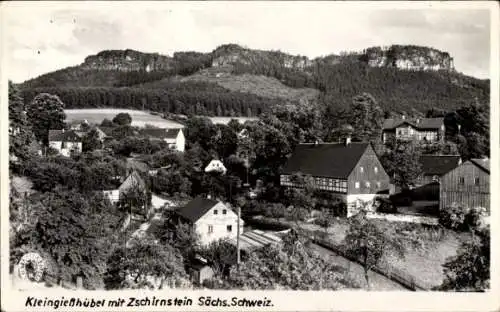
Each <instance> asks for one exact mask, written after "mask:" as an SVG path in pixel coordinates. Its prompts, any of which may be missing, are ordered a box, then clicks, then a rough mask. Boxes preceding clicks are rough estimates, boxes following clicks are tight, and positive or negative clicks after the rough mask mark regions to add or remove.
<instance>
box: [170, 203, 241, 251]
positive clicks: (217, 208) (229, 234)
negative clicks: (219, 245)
mask: <svg viewBox="0 0 500 312" xmlns="http://www.w3.org/2000/svg"><path fill="white" fill-rule="evenodd" d="M175 214H176V216H177V217H178V221H180V222H183V223H187V224H190V225H191V226H193V227H194V230H195V231H196V233H198V235H199V237H200V243H201V244H202V245H208V244H210V243H211V242H214V241H218V240H220V239H232V238H236V235H237V232H238V215H237V214H236V213H235V212H234V211H233V210H231V209H230V208H229V207H228V206H227V205H225V204H224V203H222V202H220V201H218V200H214V199H211V198H205V197H197V198H195V199H193V200H191V201H190V202H188V203H187V204H186V205H185V206H182V207H179V208H178V209H176V210H175ZM239 224H240V233H243V220H241V219H239Z"/></svg>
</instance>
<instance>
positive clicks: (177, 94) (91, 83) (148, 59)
mask: <svg viewBox="0 0 500 312" xmlns="http://www.w3.org/2000/svg"><path fill="white" fill-rule="evenodd" d="M82 87H85V88H82ZM103 88H104V89H105V91H103V90H104V89H103ZM22 89H23V90H24V91H25V93H26V94H27V95H28V98H27V100H30V97H32V96H33V94H34V93H36V92H43V91H44V90H46V91H48V90H50V92H54V93H56V94H62V93H64V97H65V99H66V100H67V101H69V102H67V103H66V104H67V105H68V106H69V107H75V108H76V107H99V106H106V105H108V103H116V102H117V98H118V99H119V100H118V102H119V103H120V107H127V105H129V106H130V107H141V106H143V105H144V106H145V107H146V108H150V109H153V108H155V109H160V110H162V111H172V110H174V111H176V112H178V113H179V112H181V113H189V112H191V111H195V112H196V111H202V112H203V111H205V112H207V113H211V114H214V115H218V114H225V115H227V114H233V113H234V114H243V115H244V116H247V115H249V114H250V113H251V114H252V115H255V114H258V112H260V111H263V110H265V109H266V107H269V106H271V105H275V104H279V103H285V102H296V101H300V100H306V102H313V101H314V100H315V99H320V101H322V102H323V103H327V104H328V105H333V106H337V107H339V108H346V107H349V106H350V104H351V102H352V98H353V97H354V96H356V95H358V94H360V93H363V92H369V93H371V94H372V95H373V96H374V97H375V98H376V99H377V100H378V102H379V103H380V105H381V107H382V108H383V109H384V110H385V111H409V110H418V111H421V112H425V111H426V110H428V109H430V108H438V109H443V110H454V109H457V108H458V107H460V106H462V105H464V104H467V103H471V102H475V101H477V102H480V103H488V102H489V92H490V91H489V80H479V79H476V78H473V77H468V76H465V75H463V74H460V73H458V72H456V71H455V68H454V64H453V58H452V57H451V56H450V55H449V54H448V53H446V52H442V51H438V50H436V49H432V48H428V47H417V46H400V45H394V46H390V47H372V48H368V49H365V50H364V51H361V52H351V53H343V54H341V55H334V54H332V55H328V56H325V57H318V58H315V59H313V60H311V59H308V58H307V57H304V56H294V55H290V54H287V53H284V52H280V51H262V50H252V49H248V48H244V47H241V46H238V45H234V44H229V45H222V46H220V47H218V48H216V49H215V50H214V51H212V52H211V53H198V52H176V53H175V54H174V55H173V57H168V56H163V55H159V54H155V53H142V52H138V51H133V50H112V51H103V52H100V53H98V54H97V55H93V56H89V57H87V58H86V59H85V61H84V63H82V64H81V65H79V66H74V67H69V68H66V69H62V70H59V71H55V72H52V73H48V74H45V75H42V76H40V77H37V78H35V79H31V80H29V81H26V82H25V83H23V84H22ZM97 94H100V95H97ZM80 97H83V98H84V99H80ZM266 99H267V100H266ZM266 101H267V103H266ZM231 102H236V103H237V104H231ZM240 103H241V104H240ZM245 103H247V104H245Z"/></svg>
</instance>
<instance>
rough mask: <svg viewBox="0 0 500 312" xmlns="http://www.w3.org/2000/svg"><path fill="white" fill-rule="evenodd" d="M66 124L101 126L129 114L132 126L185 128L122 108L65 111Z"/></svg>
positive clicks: (170, 121) (138, 111)
mask: <svg viewBox="0 0 500 312" xmlns="http://www.w3.org/2000/svg"><path fill="white" fill-rule="evenodd" d="M64 112H65V113H66V122H71V121H74V120H87V121H88V122H89V123H92V124H100V123H101V122H102V121H103V120H104V119H106V118H107V119H109V120H112V119H113V117H115V116H116V115H117V114H119V113H128V114H130V116H131V117H132V126H134V127H145V126H146V125H151V126H155V127H158V128H183V127H184V126H183V125H182V124H180V123H178V122H175V121H173V120H168V119H163V118H162V117H161V116H158V115H152V114H150V113H149V112H146V111H141V110H133V109H120V108H89V109H87V108H83V109H65V110H64Z"/></svg>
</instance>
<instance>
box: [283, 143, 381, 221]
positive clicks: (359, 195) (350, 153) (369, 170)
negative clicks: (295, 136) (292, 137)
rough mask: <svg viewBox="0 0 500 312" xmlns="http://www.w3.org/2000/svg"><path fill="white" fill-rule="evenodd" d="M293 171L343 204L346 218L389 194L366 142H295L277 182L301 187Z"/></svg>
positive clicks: (376, 159)
mask: <svg viewBox="0 0 500 312" xmlns="http://www.w3.org/2000/svg"><path fill="white" fill-rule="evenodd" d="M297 173H301V174H304V175H308V176H310V177H311V179H312V181H311V182H312V185H313V186H314V188H315V189H317V190H323V191H327V192H331V193H333V194H335V196H336V197H338V198H339V199H341V200H342V201H343V202H344V203H346V205H347V217H350V216H352V215H355V214H357V213H358V211H359V209H360V208H362V207H364V208H367V209H370V208H372V204H373V200H374V199H375V198H376V197H377V196H387V195H388V193H389V183H390V178H389V176H388V175H387V173H386V172H385V170H384V168H383V167H382V164H381V163H380V160H379V159H378V157H377V155H376V154H375V151H374V150H373V147H372V146H371V144H369V143H351V142H350V140H347V141H346V143H339V144H299V145H298V146H297V147H296V149H295V151H294V152H293V154H292V156H291V157H290V158H289V159H288V162H287V164H286V166H285V168H284V170H283V172H282V174H281V176H280V180H281V185H282V186H283V187H298V188H300V187H302V186H301V185H299V184H297V183H296V182H294V181H293V178H292V176H293V175H294V174H297Z"/></svg>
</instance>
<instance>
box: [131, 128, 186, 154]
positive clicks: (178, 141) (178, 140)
mask: <svg viewBox="0 0 500 312" xmlns="http://www.w3.org/2000/svg"><path fill="white" fill-rule="evenodd" d="M140 134H141V135H143V136H145V137H148V138H149V139H151V140H161V141H164V142H165V143H167V144H168V147H169V148H171V149H173V150H176V151H179V152H184V149H185V146H186V138H185V136H184V131H182V129H181V128H177V129H167V128H151V129H142V130H141V131H140Z"/></svg>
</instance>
